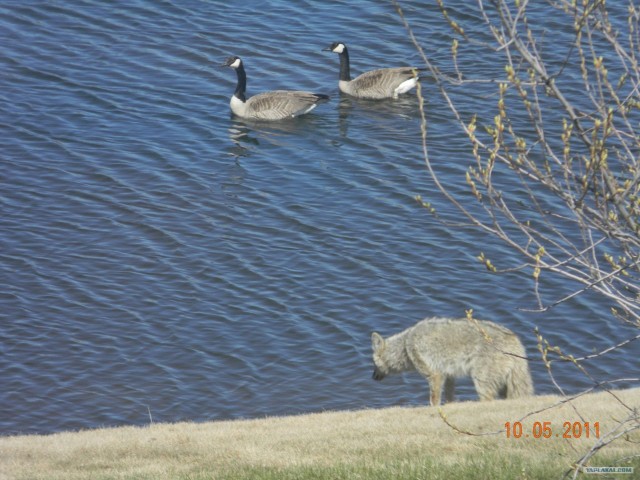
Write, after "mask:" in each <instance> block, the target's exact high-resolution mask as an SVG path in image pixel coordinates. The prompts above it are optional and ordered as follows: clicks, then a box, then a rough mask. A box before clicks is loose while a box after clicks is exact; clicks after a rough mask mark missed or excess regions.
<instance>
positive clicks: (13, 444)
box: [0, 388, 640, 480]
mask: <svg viewBox="0 0 640 480" xmlns="http://www.w3.org/2000/svg"><path fill="white" fill-rule="evenodd" d="M617 396H618V397H619V399H620V400H622V401H623V402H624V403H625V404H626V405H627V406H631V407H635V408H636V409H637V408H640V388H636V389H632V390H624V391H618V392H617ZM558 400H559V397H553V396H544V397H533V398H530V399H526V400H520V401H515V400H501V401H495V402H487V403H479V402H464V403H453V404H450V405H446V406H444V407H443V409H442V411H443V412H444V413H445V415H446V418H447V421H449V422H450V423H451V424H454V425H456V426H457V427H458V428H459V429H461V430H465V431H472V432H477V433H487V432H495V431H499V432H500V433H498V434H495V435H480V436H472V435H468V434H465V433H461V432H459V431H456V430H454V429H453V428H451V427H450V426H448V425H447V424H446V423H445V422H444V421H443V420H442V418H441V417H440V415H439V413H438V409H437V408H430V407H419V408H388V409H381V410H363V411H353V412H327V413H319V414H311V415H300V416H293V417H279V418H267V419H260V420H239V421H227V422H210V423H197V424H196V423H176V424H154V425H151V426H148V427H123V428H111V429H100V430H91V431H83V432H69V433H60V434H54V435H44V436H37V435H26V436H16V437H0V479H5V478H6V479H29V480H37V479H65V480H71V479H87V478H91V479H98V480H100V479H115V478H118V479H154V480H156V479H185V480H186V479H192V480H209V479H227V478H229V479H231V478H233V479H236V478H258V479H274V480H275V479H320V478H331V479H337V478H349V479H353V478H376V479H386V478H388V479H398V478H399V479H403V478H406V479H418V478H425V479H431V478H433V479H438V478H442V479H449V478H456V479H465V478H468V479H475V478H492V479H501V478H504V479H506V478H509V479H512V478H520V479H525V478H545V479H547V478H560V477H561V476H562V474H563V472H565V471H566V470H567V469H568V468H570V466H571V464H572V462H574V461H575V460H576V459H577V458H579V457H580V455H581V453H583V452H584V451H586V450H587V449H589V448H590V447H591V446H592V445H594V444H595V443H596V442H597V441H598V439H597V438H595V430H594V428H595V427H594V425H595V422H599V430H600V432H599V433H600V437H601V438H602V437H603V436H604V435H605V434H606V433H607V432H609V431H610V430H611V429H612V428H614V427H615V426H616V424H617V423H618V421H619V420H622V419H623V418H626V416H627V415H628V410H626V409H625V407H624V406H623V405H622V404H621V403H620V402H619V401H618V400H616V399H615V398H614V397H613V396H611V395H610V394H608V393H598V394H594V395H588V396H584V397H581V398H579V399H577V400H576V401H574V402H573V403H572V405H567V404H565V405H562V406H559V407H556V408H554V409H551V410H544V411H541V412H540V413H537V414H534V415H532V416H529V417H527V418H525V419H523V420H522V427H523V433H522V437H521V438H519V439H516V438H513V437H511V438H507V436H506V434H505V431H504V424H505V422H507V421H509V422H515V421H517V420H519V419H521V418H522V417H524V416H525V415H526V414H527V413H529V412H532V411H537V410H541V409H543V408H545V407H548V406H551V405H553V404H555V403H556V402H558ZM534 422H550V427H551V429H552V430H551V433H552V435H551V437H550V438H534V437H533V433H534V432H533V427H534ZM564 422H571V423H572V424H573V423H574V422H580V423H581V424H582V425H584V422H589V423H590V429H591V435H590V438H588V439H587V438H586V435H585V431H584V427H583V431H582V435H581V436H580V438H562V437H563V433H564V430H565V429H564V428H563V423H564ZM538 433H539V432H538ZM525 435H528V438H526V437H525ZM556 435H557V436H556ZM630 440H632V441H628V440H626V439H624V438H621V439H619V440H617V441H616V442H615V443H614V444H613V445H612V446H610V447H607V448H606V449H604V452H603V453H602V454H600V455H599V456H596V457H595V460H593V461H592V462H591V463H590V465H592V466H634V467H635V472H636V474H635V475H616V476H615V477H613V478H625V479H630V478H639V477H640V460H639V459H638V458H635V459H633V460H631V463H629V462H628V461H626V460H623V458H625V457H629V456H632V455H634V454H635V455H637V454H638V452H640V448H639V447H638V442H640V432H638V431H635V432H634V433H632V434H631V438H630ZM634 442H635V443H634ZM588 477H590V478H596V477H597V478H598V479H602V478H611V477H603V476H600V475H598V476H596V477H594V476H591V475H589V476H588Z"/></svg>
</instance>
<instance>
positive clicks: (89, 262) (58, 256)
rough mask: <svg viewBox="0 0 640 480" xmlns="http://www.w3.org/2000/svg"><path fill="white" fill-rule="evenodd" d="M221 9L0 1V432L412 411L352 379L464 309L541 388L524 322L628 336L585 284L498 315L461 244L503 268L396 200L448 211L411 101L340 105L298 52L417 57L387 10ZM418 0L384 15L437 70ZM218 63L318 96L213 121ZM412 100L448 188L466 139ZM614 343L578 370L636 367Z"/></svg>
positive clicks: (591, 342)
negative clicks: (380, 353) (402, 341)
mask: <svg viewBox="0 0 640 480" xmlns="http://www.w3.org/2000/svg"><path fill="white" fill-rule="evenodd" d="M240 3H241V2H206V1H181V2H177V1H175V0H167V1H163V2H155V1H147V0H138V1H132V2H126V4H122V6H119V7H115V6H114V5H113V4H111V3H109V2H100V1H78V2H73V3H67V2H44V1H33V2H30V1H28V2H22V1H20V2H18V1H9V2H3V3H2V5H0V72H1V73H0V99H1V100H0V178H1V182H0V205H1V208H2V211H1V216H0V285H1V287H0V317H1V318H0V385H1V387H0V433H1V434H11V433H35V432H38V433H48V432H55V431H60V430H67V429H80V428H92V427H99V426H112V425H130V424H134V425H143V424H146V423H148V422H149V421H151V420H153V421H154V422H172V421H178V420H193V421H205V420H215V419H229V418H242V417H261V416H265V415H282V414H296V413H300V412H317V411H322V410H335V409H359V408H366V407H383V406H391V405H421V404H425V403H426V402H427V401H428V395H427V386H426V383H425V382H424V381H423V380H422V379H421V378H420V377H419V376H418V375H415V374H413V375H411V374H409V375H404V376H398V377H395V378H393V377H391V378H388V379H385V381H384V382H382V383H378V382H374V381H373V380H372V379H371V373H372V364H371V358H370V356H371V352H370V334H371V332H372V331H373V330H377V331H379V332H381V333H383V334H384V335H388V334H391V333H395V332H397V331H399V330H401V329H404V328H407V327H408V326H410V325H412V324H413V323H414V322H416V321H418V320H420V319H421V318H423V317H425V316H431V315H447V316H464V312H465V310H466V309H468V308H473V309H474V315H475V316H477V317H479V318H487V319H492V320H495V321H497V322H499V323H502V324H504V325H506V326H508V327H509V328H511V329H513V330H514V331H516V332H517V333H518V334H519V335H520V336H521V338H522V339H523V342H524V343H525V345H526V347H527V351H528V353H529V356H530V357H531V359H532V361H531V369H532V373H533V377H534V382H535V385H536V390H537V391H538V392H541V393H544V392H553V391H555V390H554V387H553V385H552V382H551V380H550V379H549V377H548V375H547V373H546V371H545V369H544V367H543V365H542V364H541V363H540V361H537V360H536V358H538V357H537V355H536V354H537V350H536V340H535V336H534V334H533V333H532V332H533V328H534V327H535V326H537V327H539V328H540V329H541V330H542V332H543V333H544V334H545V336H546V337H547V338H549V339H550V341H552V342H555V343H556V344H558V345H560V346H561V347H562V348H563V349H565V350H566V351H567V352H568V353H574V354H576V355H581V354H584V353H585V352H590V351H592V350H597V349H600V348H603V347H606V346H609V345H610V344H611V342H612V341H617V340H620V339H623V338H626V337H627V336H628V334H629V331H628V330H625V329H623V328H621V327H620V326H619V325H618V324H617V323H616V321H615V320H612V319H609V318H608V317H609V314H608V311H609V310H608V307H609V305H607V304H605V303H603V302H602V301H601V300H600V299H599V298H597V297H591V296H589V295H583V296H581V297H578V298H576V299H574V300H573V301H571V302H568V303H566V304H563V305H560V306H558V307H557V308H555V309H553V310H551V311H549V312H547V313H545V314H535V313H531V312H525V311H523V310H520V309H521V308H523V307H533V306H535V297H534V295H533V290H532V283H531V275H530V272H529V273H528V272H522V273H513V274H510V275H508V276H494V275H491V274H489V273H488V272H487V271H486V269H485V268H484V267H483V266H482V265H481V264H480V263H479V262H478V261H477V260H476V259H475V257H476V256H477V255H478V254H479V253H480V252H481V251H482V252H485V253H486V254H487V255H494V257H493V258H496V257H497V256H501V258H503V259H506V260H509V259H511V260H513V261H514V262H516V259H515V258H513V257H511V253H510V252H509V251H508V250H505V249H504V247H503V246H502V245H501V244H499V243H497V242H496V241H495V240H493V239H492V238H490V237H485V236H483V235H482V234H481V233H480V232H479V231H476V230H472V229H470V228H454V227H452V226H448V225H447V224H444V223H442V222H440V221H439V220H438V219H436V218H434V217H433V216H432V215H430V214H428V213H427V212H426V211H425V210H424V209H423V208H421V207H420V206H419V205H418V204H417V203H416V202H415V200H414V196H415V195H417V194H420V195H422V196H423V197H425V198H426V199H428V200H430V201H432V202H434V205H436V207H437V209H438V211H439V213H440V214H441V215H443V216H447V215H449V216H450V217H453V216H454V215H455V210H454V209H453V208H452V207H451V206H450V205H449V204H448V203H447V202H446V201H444V200H443V199H442V198H441V197H440V196H439V195H438V194H437V193H436V191H435V187H434V185H433V182H432V181H431V180H430V177H429V176H428V174H427V172H426V170H425V166H424V161H423V159H422V157H421V138H420V113H419V110H418V101H417V97H416V95H415V93H411V94H409V95H406V96H404V97H402V98H401V99H399V100H397V101H389V102H386V101H385V102H362V101H354V100H350V99H348V98H341V96H340V95H339V94H338V91H337V78H338V58H337V55H335V54H332V53H329V52H322V51H321V50H322V48H324V47H326V46H328V45H329V44H330V43H331V42H333V41H336V40H340V41H345V42H346V43H347V44H348V45H349V46H350V52H351V63H352V69H353V71H354V73H359V72H362V71H365V70H367V69H371V68H375V67H379V66H396V65H397V66H400V65H404V64H416V65H419V64H420V57H419V55H418V54H417V53H416V51H415V50H414V49H413V47H412V45H411V43H410V41H409V39H408V37H407V35H406V32H405V30H404V28H403V26H402V24H401V22H400V19H399V17H398V15H397V14H396V12H395V10H394V8H393V6H392V5H391V4H387V3H385V2H312V1H307V2H295V4H294V2H285V1H275V0H271V1H264V2H252V1H248V2H242V4H240ZM423 3H424V2H403V7H404V9H405V12H406V13H407V15H408V17H409V18H410V19H411V20H412V21H413V22H414V25H415V27H416V29H417V32H418V33H419V34H421V36H420V38H421V40H422V41H423V46H424V47H425V48H426V49H427V51H428V52H429V54H430V55H432V56H433V57H434V58H436V59H439V60H440V61H445V59H446V58H447V56H448V55H449V48H450V42H451V38H452V37H451V33H450V31H449V29H448V28H445V26H444V24H443V21H442V18H441V14H440V13H439V11H438V10H437V8H436V7H435V6H432V5H429V6H426V5H423ZM432 3H434V4H435V2H432ZM460 4H463V2H461V3H460ZM294 5H295V6H294ZM465 18H466V20H467V21H468V22H471V23H473V22H474V18H473V16H471V15H466V16H465ZM232 54H233V55H239V56H241V57H242V58H243V59H244V62H245V66H246V69H247V74H248V89H249V91H248V94H249V95H251V94H255V93H257V92H260V91H264V90H271V89H278V88H293V89H305V90H311V91H317V92H320V93H329V94H331V95H332V100H331V101H330V103H328V104H324V105H321V106H320V107H318V108H317V109H316V110H315V111H314V112H313V113H312V114H310V115H307V116H305V117H303V118H300V119H297V120H294V121H287V122H283V123H280V124H272V125H264V124H257V125H256V124H249V123H246V122H242V121H240V120H238V119H235V118H232V117H231V115H230V111H229V105H228V102H229V99H230V96H231V94H232V93H233V90H234V88H235V82H236V77H235V73H234V72H233V71H232V70H230V69H223V68H219V67H218V65H219V64H220V63H222V62H223V61H224V59H225V58H226V57H227V56H228V55H232ZM479 68H481V64H480V60H479ZM423 90H424V94H425V96H426V98H427V110H428V112H429V129H430V130H429V135H430V144H429V149H430V155H431V158H432V159H433V161H434V162H435V163H438V164H439V166H440V167H441V173H442V174H443V175H444V177H443V178H445V180H446V181H447V182H448V183H449V184H450V186H451V188H452V189H454V190H458V191H461V190H464V189H466V186H465V183H464V171H465V169H466V167H467V165H468V164H469V162H470V152H469V149H468V148H467V143H468V142H466V141H465V140H464V138H463V135H461V132H460V131H459V129H458V128H457V127H456V125H455V123H454V121H453V119H452V118H451V115H450V113H449V112H448V110H447V108H446V106H445V105H443V102H442V100H441V98H440V97H439V94H438V92H437V90H436V89H435V88H434V86H433V83H431V82H429V81H428V79H427V80H425V81H424V82H423ZM474 102H475V103H474ZM479 102H480V99H478V98H476V99H475V100H473V99H470V100H469V105H468V108H469V109H470V111H473V110H474V109H480V110H482V109H485V108H486V105H485V106H483V105H482V103H479ZM547 282H548V283H545V288H546V291H547V292H548V293H550V296H551V298H553V299H555V296H554V295H553V292H555V291H557V292H559V291H561V287H562V286H561V285H559V284H558V283H554V280H553V279H549V280H548V281H547ZM602 318H605V320H604V321H603V320H602ZM631 352H635V353H634V354H633V355H630V353H631ZM637 352H638V350H637V347H635V346H633V345H632V346H629V347H628V348H626V349H621V350H620V351H617V352H614V353H613V354H612V355H610V356H608V357H606V358H603V359H600V361H599V362H597V363H595V362H594V363H593V365H589V366H590V373H591V374H592V375H593V376H594V378H596V379H607V378H610V376H611V375H612V374H613V373H615V375H616V376H617V377H618V376H619V377H625V376H634V375H635V376H637V371H638V355H637ZM557 380H558V381H559V382H560V383H561V384H562V385H563V387H564V388H566V389H568V391H575V390H577V389H579V388H582V387H584V386H587V385H589V383H588V382H587V380H586V379H585V378H584V377H583V376H581V375H577V374H576V371H575V369H572V368H559V369H558V370H557ZM620 386H623V387H624V386H630V385H629V384H623V385H620ZM474 398H476V397H475V392H474V390H473V388H472V385H471V383H470V382H462V384H461V386H460V387H459V390H458V399H460V400H469V399H474Z"/></svg>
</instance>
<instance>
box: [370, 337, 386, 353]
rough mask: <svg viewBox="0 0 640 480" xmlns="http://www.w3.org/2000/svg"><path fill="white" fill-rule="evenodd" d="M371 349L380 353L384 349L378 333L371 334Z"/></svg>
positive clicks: (382, 339) (382, 340)
mask: <svg viewBox="0 0 640 480" xmlns="http://www.w3.org/2000/svg"><path fill="white" fill-rule="evenodd" d="M371 347H372V348H373V351H374V352H378V351H381V350H382V349H383V348H384V338H382V336H381V335H380V334H379V333H378V332H373V333H372V334H371Z"/></svg>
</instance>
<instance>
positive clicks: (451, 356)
mask: <svg viewBox="0 0 640 480" xmlns="http://www.w3.org/2000/svg"><path fill="white" fill-rule="evenodd" d="M371 343H372V347H373V363H374V364H375V370H374V372H373V378H374V379H375V380H382V379H383V378H384V377H385V376H387V375H389V374H392V373H400V372H405V371H412V370H417V371H418V373H420V374H421V375H422V376H423V377H425V378H426V379H427V381H428V382H429V391H430V400H431V405H440V401H441V397H442V387H443V385H444V390H445V400H446V401H447V402H452V401H453V394H454V388H455V380H454V379H455V378H460V377H471V378H472V379H473V384H474V385H475V387H476V391H477V392H478V396H479V397H480V400H493V399H494V398H496V397H506V398H517V397H526V396H529V395H533V382H532V380H531V374H530V373H529V365H528V362H527V358H526V353H525V349H524V347H523V346H522V343H520V340H519V339H518V337H517V335H516V334H515V333H513V332H512V331H511V330H509V329H508V328H505V327H502V326H500V325H497V324H495V323H493V322H488V321H484V320H475V319H449V318H426V319H424V320H422V321H421V322H418V323H417V324H415V325H414V326H413V327H410V328H408V329H406V330H404V331H403V332H400V333H398V334H396V335H393V336H391V337H389V338H387V339H384V338H382V337H381V336H380V334H378V333H376V332H374V333H373V334H372V335H371Z"/></svg>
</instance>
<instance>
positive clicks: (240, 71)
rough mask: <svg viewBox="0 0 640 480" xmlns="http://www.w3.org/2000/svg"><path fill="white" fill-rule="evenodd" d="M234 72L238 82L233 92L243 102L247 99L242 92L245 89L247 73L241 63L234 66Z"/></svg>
mask: <svg viewBox="0 0 640 480" xmlns="http://www.w3.org/2000/svg"><path fill="white" fill-rule="evenodd" d="M236 74H237V75H238V84H237V85H236V91H235V92H233V94H234V95H235V96H236V97H238V98H239V99H240V100H242V101H243V102H246V101H247V99H246V98H245V96H244V92H245V91H246V90H247V74H246V73H245V72H244V65H243V64H242V63H241V64H240V66H239V67H238V68H236Z"/></svg>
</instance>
